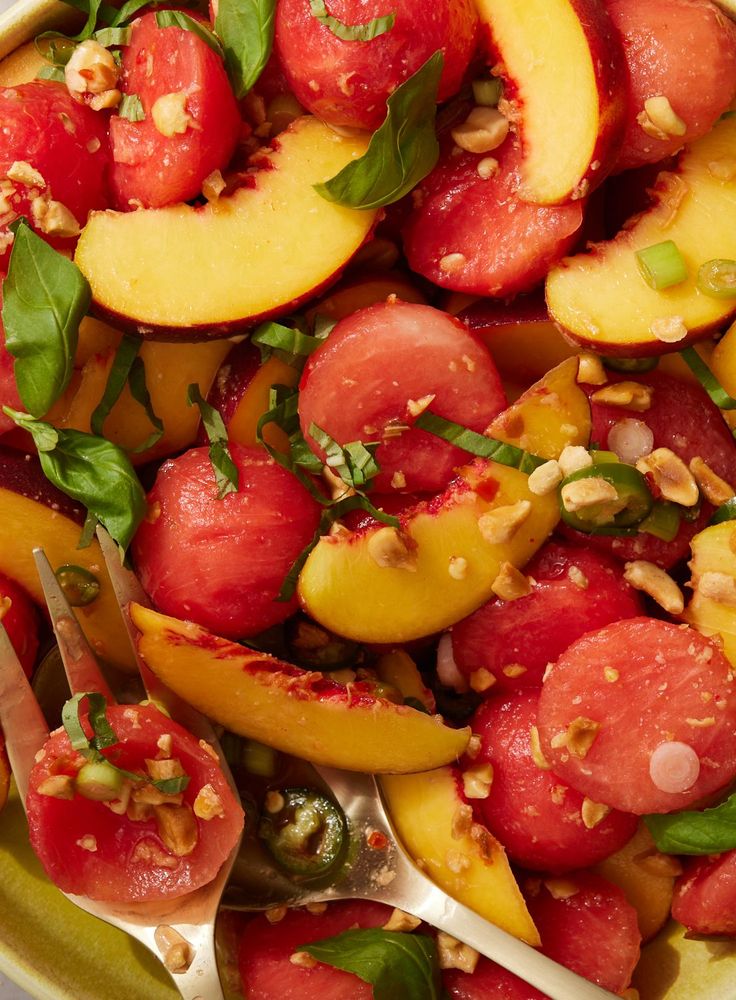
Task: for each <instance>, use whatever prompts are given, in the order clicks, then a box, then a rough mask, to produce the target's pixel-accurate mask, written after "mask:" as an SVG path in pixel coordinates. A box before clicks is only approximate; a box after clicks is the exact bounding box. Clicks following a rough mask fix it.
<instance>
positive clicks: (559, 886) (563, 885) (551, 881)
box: [544, 878, 580, 899]
mask: <svg viewBox="0 0 736 1000" xmlns="http://www.w3.org/2000/svg"><path fill="white" fill-rule="evenodd" d="M544 884H545V886H546V887H547V891H548V892H549V894H550V896H551V897H552V898H553V899H570V898H571V897H572V896H577V894H578V893H579V892H580V888H579V887H578V886H577V885H576V884H575V882H573V881H572V880H571V879H566V878H548V879H545V880H544Z"/></svg>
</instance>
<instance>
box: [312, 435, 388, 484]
mask: <svg viewBox="0 0 736 1000" xmlns="http://www.w3.org/2000/svg"><path fill="white" fill-rule="evenodd" d="M309 436H310V437H311V438H312V439H313V440H314V441H316V443H317V445H318V446H319V447H320V448H321V449H322V450H323V451H324V452H325V454H326V456H327V461H326V463H325V464H326V465H327V467H328V468H329V469H331V470H332V471H333V472H334V473H335V474H336V475H338V476H339V477H340V479H342V481H343V482H344V483H345V485H346V486H351V487H353V488H354V489H361V488H363V487H365V486H367V485H368V484H369V483H370V480H371V479H373V478H374V477H375V476H377V475H378V473H379V472H380V471H381V470H380V468H379V466H378V463H377V462H376V458H375V455H376V449H377V448H378V446H379V444H380V441H370V442H368V443H366V444H363V442H362V441H350V442H349V443H348V444H346V445H344V446H343V445H339V444H338V443H337V441H335V439H334V438H331V437H330V435H329V434H328V433H327V432H326V431H323V430H322V428H321V427H318V426H317V425H316V424H315V423H312V424H310V425H309Z"/></svg>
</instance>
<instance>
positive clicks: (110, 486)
mask: <svg viewBox="0 0 736 1000" xmlns="http://www.w3.org/2000/svg"><path fill="white" fill-rule="evenodd" d="M3 412H5V413H6V414H7V415H8V416H9V417H10V418H11V419H12V420H14V421H15V423H16V424H17V425H18V426H19V427H22V428H23V429H24V430H27V431H28V432H29V433H30V434H31V436H32V437H33V440H34V442H35V445H36V447H37V448H38V457H39V460H40V462H41V468H42V469H43V472H44V475H45V476H46V478H47V479H48V480H50V481H51V482H52V483H53V484H54V486H58V488H59V489H60V490H61V491H62V492H63V493H66V495H67V496H70V497H72V499H74V500H79V502H80V503H83V504H84V506H85V507H86V508H87V509H88V510H89V511H90V513H92V514H94V515H95V517H97V519H98V520H99V521H100V523H101V524H103V525H104V526H105V527H106V528H107V530H108V532H109V533H110V535H111V536H112V538H114V539H115V541H116V542H117V543H118V545H120V547H121V548H123V549H126V548H127V547H128V545H129V543H130V540H131V538H132V537H133V535H134V534H135V531H136V529H137V527H138V525H139V524H140V523H141V521H142V520H143V518H144V516H145V513H146V497H145V494H144V492H143V487H142V486H141V484H140V482H139V481H138V477H137V476H136V474H135V471H134V470H133V467H132V465H131V464H130V460H129V459H128V457H127V455H126V454H125V452H124V451H123V450H122V449H121V448H118V446H117V445H114V444H112V443H111V442H110V441H106V440H105V439H104V438H101V437H96V436H95V435H94V434H85V433H84V432H83V431H75V430H59V429H58V428H56V427H52V426H51V424H47V423H44V422H43V421H40V420H34V419H33V417H30V416H29V415H28V414H26V413H19V412H18V411H17V410H12V409H11V408H10V407H9V406H4V407H3Z"/></svg>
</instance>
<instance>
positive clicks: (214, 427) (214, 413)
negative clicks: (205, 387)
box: [187, 382, 239, 500]
mask: <svg viewBox="0 0 736 1000" xmlns="http://www.w3.org/2000/svg"><path fill="white" fill-rule="evenodd" d="M187 403H189V405H190V406H193V405H194V404H196V405H197V406H198V407H199V412H200V414H201V415H202V423H203V424H204V429H205V431H206V432H207V437H208V439H209V442H210V464H211V465H212V471H213V472H214V474H215V483H216V485H217V497H218V499H219V500H222V499H223V498H224V497H226V496H227V494H228V493H237V492H238V485H239V479H238V469H237V466H236V465H235V462H233V458H232V455H231V454H230V449H229V448H228V446H227V441H228V439H227V429H226V427H225V423H224V421H223V419H222V416H221V415H220V412H219V410H216V409H215V408H214V406H210V404H209V403H208V402H207V401H206V400H205V399H204V398H203V397H202V393H201V392H200V391H199V386H198V385H197V383H196V382H192V384H191V385H190V386H189V388H188V390H187Z"/></svg>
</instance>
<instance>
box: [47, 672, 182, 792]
mask: <svg viewBox="0 0 736 1000" xmlns="http://www.w3.org/2000/svg"><path fill="white" fill-rule="evenodd" d="M85 698H86V699H87V719H88V720H89V724H90V726H91V727H92V738H91V739H88V738H87V734H86V733H85V731H84V727H83V725H82V722H81V720H80V718H79V709H80V707H81V704H82V702H83V701H84V699H85ZM61 722H62V725H63V726H64V729H65V730H66V734H67V736H68V737H69V742H70V743H71V745H72V749H73V750H76V751H77V753H80V754H81V755H82V756H83V757H85V758H86V759H87V760H89V761H92V762H93V763H102V762H104V763H105V764H107V765H109V766H110V767H111V768H112V769H113V770H114V771H116V772H117V773H118V774H120V775H121V776H122V777H123V778H127V779H128V780H129V781H135V782H136V783H138V784H140V783H141V782H143V783H145V784H151V785H153V787H154V788H157V789H158V791H159V792H162V793H163V794H164V795H177V794H178V793H179V792H183V791H184V789H185V788H186V787H187V785H188V784H189V776H188V775H186V774H183V775H180V776H179V777H178V778H158V779H155V780H154V779H151V778H148V777H147V776H146V775H143V774H135V773H134V772H133V771H126V770H125V769H124V768H122V767H118V766H117V765H116V764H113V762H112V761H111V760H110V759H109V758H108V757H105V755H104V754H103V753H101V752H100V751H102V750H104V749H105V748H106V747H112V746H117V745H118V743H119V742H120V741H119V739H118V737H117V735H116V734H115V730H114V729H113V728H112V726H111V725H110V721H109V719H108V718H107V699H106V698H105V697H104V696H103V695H101V694H99V693H98V692H96V691H86V692H82V693H80V694H75V695H74V696H73V697H72V698H70V699H69V700H68V701H66V702H65V703H64V706H63V708H62V710H61Z"/></svg>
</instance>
